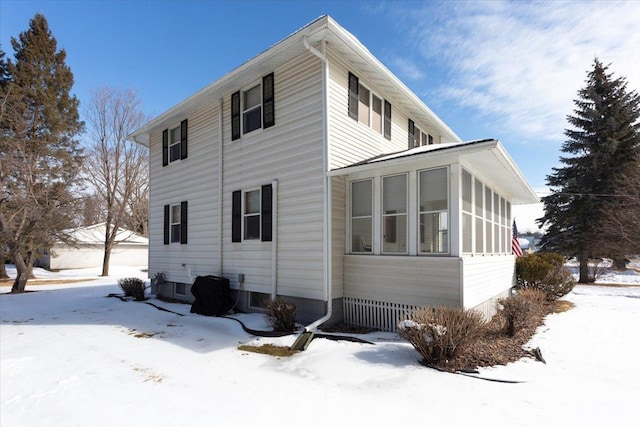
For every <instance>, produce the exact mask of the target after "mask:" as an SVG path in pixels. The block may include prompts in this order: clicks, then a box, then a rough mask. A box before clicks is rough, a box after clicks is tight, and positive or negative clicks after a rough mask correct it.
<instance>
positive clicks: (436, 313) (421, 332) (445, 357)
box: [398, 307, 484, 366]
mask: <svg viewBox="0 0 640 427" xmlns="http://www.w3.org/2000/svg"><path fill="white" fill-rule="evenodd" d="M483 331H484V318H483V317H482V314H481V313H479V312H477V311H474V310H463V309H462V308H455V307H420V308H418V309H416V310H414V311H413V312H412V313H411V315H410V319H408V320H404V321H402V322H399V324H398V334H399V335H400V337H402V338H404V339H406V340H407V341H409V343H410V344H411V345H412V346H413V347H414V348H415V349H416V350H417V351H418V353H420V355H421V356H422V357H423V362H424V363H425V364H426V365H427V366H438V365H444V364H446V363H447V362H448V361H450V360H453V359H455V358H456V357H458V356H460V355H461V354H463V352H464V351H465V350H466V349H467V348H468V347H469V346H471V345H472V344H473V343H474V342H476V341H477V340H478V339H479V338H480V337H481V336H482V334H483Z"/></svg>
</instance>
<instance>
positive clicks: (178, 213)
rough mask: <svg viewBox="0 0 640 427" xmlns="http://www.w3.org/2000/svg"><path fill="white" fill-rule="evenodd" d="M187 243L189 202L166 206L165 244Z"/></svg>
mask: <svg viewBox="0 0 640 427" xmlns="http://www.w3.org/2000/svg"><path fill="white" fill-rule="evenodd" d="M169 243H180V244H183V245H184V244H186V243H187V202H186V201H184V202H180V203H178V204H175V205H165V206H164V244H165V245H168V244H169Z"/></svg>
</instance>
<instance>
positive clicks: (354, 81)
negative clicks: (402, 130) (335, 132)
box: [349, 73, 391, 139]
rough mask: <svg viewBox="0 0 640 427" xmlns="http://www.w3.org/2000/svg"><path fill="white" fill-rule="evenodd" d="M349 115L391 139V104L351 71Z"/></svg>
mask: <svg viewBox="0 0 640 427" xmlns="http://www.w3.org/2000/svg"><path fill="white" fill-rule="evenodd" d="M349 116H350V117H351V118H353V119H354V120H357V121H359V122H360V123H362V124H363V125H365V126H368V127H370V128H371V129H373V130H374V131H376V132H378V133H379V134H382V135H384V137H385V138H386V139H391V104H390V103H389V102H388V101H386V100H383V99H382V98H381V97H379V96H377V95H376V94H374V93H373V91H371V90H370V89H369V88H367V87H366V86H364V85H363V84H362V83H360V79H358V77H356V75H354V74H353V73H349Z"/></svg>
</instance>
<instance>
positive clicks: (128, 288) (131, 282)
mask: <svg viewBox="0 0 640 427" xmlns="http://www.w3.org/2000/svg"><path fill="white" fill-rule="evenodd" d="M118 285H120V288H121V289H122V291H123V292H124V296H125V297H133V299H134V300H136V301H144V300H145V299H147V298H146V297H145V295H144V291H145V285H144V281H143V280H141V279H138V278H137V277H127V278H124V279H119V280H118Z"/></svg>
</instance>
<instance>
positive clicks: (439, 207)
mask: <svg viewBox="0 0 640 427" xmlns="http://www.w3.org/2000/svg"><path fill="white" fill-rule="evenodd" d="M419 185H420V200H419V216H420V227H419V230H418V232H419V233H420V252H421V253H447V252H448V251H449V234H448V232H449V217H448V214H449V184H448V169H447V168H438V169H432V170H425V171H421V172H420V178H419Z"/></svg>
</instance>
